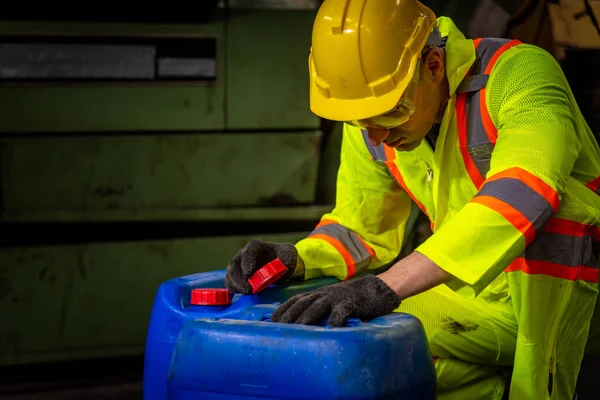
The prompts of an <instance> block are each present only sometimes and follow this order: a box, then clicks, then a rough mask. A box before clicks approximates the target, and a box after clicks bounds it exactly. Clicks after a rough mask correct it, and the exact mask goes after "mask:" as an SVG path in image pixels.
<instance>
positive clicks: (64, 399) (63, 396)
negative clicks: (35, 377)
mask: <svg viewBox="0 0 600 400" xmlns="http://www.w3.org/2000/svg"><path fill="white" fill-rule="evenodd" d="M0 399H2V400H5V399H6V400H83V399H85V400H106V399H113V400H141V399H142V382H141V381H138V382H127V383H114V384H103V385H96V386H85V387H78V388H67V389H54V390H51V391H39V392H28V393H20V394H7V395H4V396H2V395H0Z"/></svg>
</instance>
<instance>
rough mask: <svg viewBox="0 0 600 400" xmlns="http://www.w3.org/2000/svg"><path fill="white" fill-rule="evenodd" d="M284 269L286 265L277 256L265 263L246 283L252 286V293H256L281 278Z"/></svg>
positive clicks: (285, 269) (284, 271)
mask: <svg viewBox="0 0 600 400" xmlns="http://www.w3.org/2000/svg"><path fill="white" fill-rule="evenodd" d="M286 271H287V268H286V266H285V265H284V264H283V262H282V261H281V260H280V259H279V258H277V259H275V260H273V261H271V262H270V263H268V264H266V265H265V266H264V267H262V268H261V269H259V270H258V271H256V272H255V273H254V274H253V275H252V276H251V277H250V279H248V283H249V284H250V286H252V293H258V292H260V291H262V290H265V289H266V288H268V287H269V286H271V285H272V284H273V283H274V282H276V281H277V280H278V279H279V278H281V276H282V275H283V274H285V273H286Z"/></svg>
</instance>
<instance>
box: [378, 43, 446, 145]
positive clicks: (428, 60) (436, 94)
mask: <svg viewBox="0 0 600 400" xmlns="http://www.w3.org/2000/svg"><path fill="white" fill-rule="evenodd" d="M423 61H424V62H423V63H422V65H421V78H420V80H419V85H418V89H417V97H416V107H415V112H414V114H413V115H411V116H410V118H409V119H408V121H406V122H405V123H404V124H402V125H400V126H398V127H395V128H391V129H378V128H367V131H368V133H369V139H370V142H371V145H373V146H379V145H380V144H381V143H385V144H386V145H388V146H390V147H393V148H395V149H397V150H399V151H412V150H414V149H416V148H417V147H418V146H419V145H420V144H421V141H423V139H424V138H425V136H426V135H427V133H428V132H429V130H430V129H431V127H432V126H433V124H434V123H436V122H439V113H440V107H441V106H442V104H443V103H444V101H445V99H446V98H447V95H448V90H447V80H446V77H445V69H444V57H443V52H442V51H441V50H439V49H436V50H430V51H429V52H427V53H426V54H425V55H424V56H423Z"/></svg>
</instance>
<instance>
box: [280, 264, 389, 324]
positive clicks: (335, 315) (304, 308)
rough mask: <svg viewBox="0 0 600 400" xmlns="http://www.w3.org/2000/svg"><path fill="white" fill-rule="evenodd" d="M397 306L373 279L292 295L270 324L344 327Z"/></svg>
mask: <svg viewBox="0 0 600 400" xmlns="http://www.w3.org/2000/svg"><path fill="white" fill-rule="evenodd" d="M399 305H400V300H399V299H398V296H397V295H396V293H395V292H394V291H393V290H392V289H391V288H390V287H389V286H388V285H387V284H385V283H384V282H383V281H382V280H381V279H380V278H378V277H377V276H375V275H366V276H364V277H362V278H357V279H353V280H350V281H347V282H341V283H336V284H334V285H330V286H325V287H322V288H320V289H317V290H315V291H313V292H309V293H303V294H299V295H296V296H294V297H292V298H291V299H289V300H288V301H287V302H285V303H283V304H282V305H281V306H279V307H278V308H277V309H276V310H275V312H274V313H273V315H272V316H271V320H272V321H274V322H284V323H297V324H304V325H319V324H321V323H322V322H323V321H324V320H325V318H327V317H329V321H328V325H331V326H334V327H341V326H344V325H345V323H346V321H347V319H348V318H358V319H361V320H363V321H369V320H372V319H373V318H377V317H380V316H383V315H387V314H389V313H391V312H392V311H394V310H395V309H396V308H397V307H398V306H399Z"/></svg>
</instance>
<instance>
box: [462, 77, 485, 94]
mask: <svg viewBox="0 0 600 400" xmlns="http://www.w3.org/2000/svg"><path fill="white" fill-rule="evenodd" d="M489 79H490V76H489V75H485V74H479V75H474V76H468V77H466V78H465V79H463V81H462V82H461V83H460V85H458V89H456V93H466V92H475V91H478V90H481V89H483V88H485V87H486V86H487V82H488V80H489Z"/></svg>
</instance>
